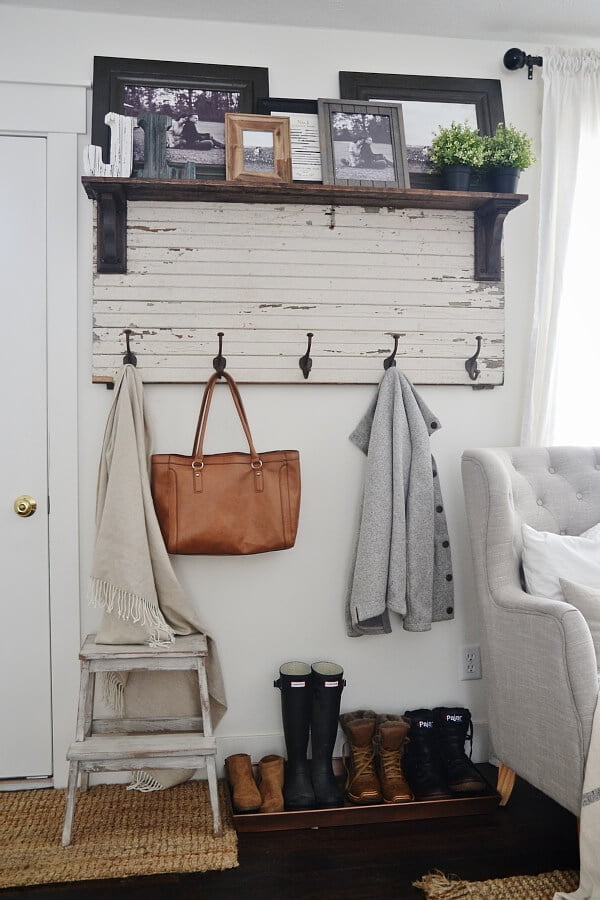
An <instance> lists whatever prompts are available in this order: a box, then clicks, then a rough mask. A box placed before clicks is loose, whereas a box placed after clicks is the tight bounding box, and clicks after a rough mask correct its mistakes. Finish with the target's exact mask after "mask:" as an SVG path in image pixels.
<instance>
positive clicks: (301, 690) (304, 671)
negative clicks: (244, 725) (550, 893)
mask: <svg viewBox="0 0 600 900" xmlns="http://www.w3.org/2000/svg"><path fill="white" fill-rule="evenodd" d="M274 685H275V687H277V688H279V690H280V691H281V717H282V720H283V734H284V736H285V745H286V748H287V761H286V764H285V777H284V782H283V800H284V804H285V808H286V809H290V810H294V809H314V808H315V794H314V791H313V786H312V782H311V780H310V772H309V768H308V760H307V758H306V751H307V749H308V732H309V729H310V717H311V710H312V675H311V669H310V666H309V665H307V663H303V662H288V663H285V664H284V665H283V666H281V668H280V669H279V678H278V679H277V681H275V682H274Z"/></svg>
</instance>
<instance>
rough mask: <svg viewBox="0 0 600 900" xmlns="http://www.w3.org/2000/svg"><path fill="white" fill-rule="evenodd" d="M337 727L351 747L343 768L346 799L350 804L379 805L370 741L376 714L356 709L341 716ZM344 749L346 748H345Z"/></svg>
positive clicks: (375, 724)
mask: <svg viewBox="0 0 600 900" xmlns="http://www.w3.org/2000/svg"><path fill="white" fill-rule="evenodd" d="M340 725H341V726H342V730H343V732H344V734H345V735H346V739H347V741H348V745H349V748H350V764H349V765H348V760H347V758H346V755H345V754H344V765H345V767H346V772H347V776H348V777H347V779H346V796H347V797H348V800H350V802H351V803H361V804H362V803H381V787H380V785H379V779H378V778H377V773H376V772H375V755H374V751H373V738H374V737H375V728H376V726H377V713H375V712H373V710H372V709H358V710H356V711H355V712H350V713H344V714H343V715H341V716H340ZM344 749H345V748H344Z"/></svg>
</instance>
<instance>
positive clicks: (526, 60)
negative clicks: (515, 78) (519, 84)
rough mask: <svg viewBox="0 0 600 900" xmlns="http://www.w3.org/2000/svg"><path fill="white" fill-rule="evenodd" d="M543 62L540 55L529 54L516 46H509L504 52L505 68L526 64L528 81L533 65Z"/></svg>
mask: <svg viewBox="0 0 600 900" xmlns="http://www.w3.org/2000/svg"><path fill="white" fill-rule="evenodd" d="M543 62H544V60H543V59H542V57H541V56H530V55H529V54H528V53H525V51H524V50H519V48H518V47H511V48H510V50H507V51H506V53H505V54H504V65H505V66H506V68H507V69H511V70H514V69H522V68H523V67H524V66H527V77H528V79H529V80H530V81H531V79H532V78H533V67H534V66H541V65H542V64H543Z"/></svg>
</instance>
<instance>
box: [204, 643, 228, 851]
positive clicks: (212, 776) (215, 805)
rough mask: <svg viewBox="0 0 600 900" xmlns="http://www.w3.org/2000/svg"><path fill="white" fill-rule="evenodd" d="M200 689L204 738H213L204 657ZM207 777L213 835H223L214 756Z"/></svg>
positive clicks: (208, 758)
mask: <svg viewBox="0 0 600 900" xmlns="http://www.w3.org/2000/svg"><path fill="white" fill-rule="evenodd" d="M198 687H199V689H200V705H201V707H202V730H203V732H204V737H212V733H213V730H212V720H211V717H210V697H209V695H208V681H207V678H206V669H205V667H204V657H201V658H200V659H198ZM206 775H207V778H208V792H209V794H210V805H211V807H212V814H213V833H214V834H215V835H221V834H222V833H223V826H222V824H221V811H220V809H219V789H218V786H217V763H216V759H215V757H214V756H207V757H206Z"/></svg>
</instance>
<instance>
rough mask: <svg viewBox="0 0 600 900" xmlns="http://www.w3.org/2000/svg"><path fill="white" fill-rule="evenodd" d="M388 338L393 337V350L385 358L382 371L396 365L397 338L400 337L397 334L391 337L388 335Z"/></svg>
mask: <svg viewBox="0 0 600 900" xmlns="http://www.w3.org/2000/svg"><path fill="white" fill-rule="evenodd" d="M390 337H393V338H394V349H393V350H392V352H391V353H390V355H389V356H386V358H385V359H384V361H383V368H384V369H389V368H390V367H391V366H395V365H396V352H397V350H398V338H399V337H400V335H399V334H392V335H390Z"/></svg>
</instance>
